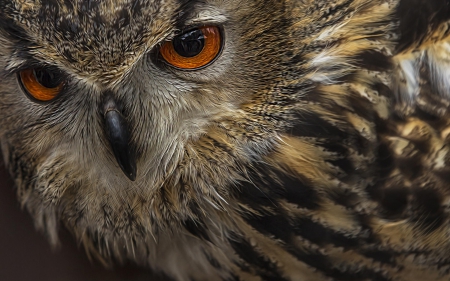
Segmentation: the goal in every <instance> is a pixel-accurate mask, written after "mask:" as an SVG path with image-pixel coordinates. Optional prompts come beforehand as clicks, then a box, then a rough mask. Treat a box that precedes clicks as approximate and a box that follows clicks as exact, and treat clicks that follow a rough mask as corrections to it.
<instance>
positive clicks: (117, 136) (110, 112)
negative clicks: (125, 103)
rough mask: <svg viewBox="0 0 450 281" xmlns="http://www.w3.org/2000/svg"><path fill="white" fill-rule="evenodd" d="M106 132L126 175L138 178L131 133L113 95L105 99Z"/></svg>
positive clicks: (131, 178)
mask: <svg viewBox="0 0 450 281" xmlns="http://www.w3.org/2000/svg"><path fill="white" fill-rule="evenodd" d="M102 106H103V118H104V119H105V123H104V124H105V133H106V137H107V139H108V141H109V144H110V145H111V148H112V151H113V153H114V156H115V157H116V161H117V163H118V164H119V166H120V168H121V169H122V171H123V172H124V173H125V175H126V176H127V177H128V178H129V179H130V180H132V181H134V180H135V179H136V157H135V155H134V153H133V151H132V150H131V146H130V133H129V131H128V127H127V123H126V120H125V117H123V115H122V113H121V112H120V111H119V109H118V107H117V105H116V102H115V101H114V99H113V97H112V95H107V96H106V98H105V100H104V101H103V104H102Z"/></svg>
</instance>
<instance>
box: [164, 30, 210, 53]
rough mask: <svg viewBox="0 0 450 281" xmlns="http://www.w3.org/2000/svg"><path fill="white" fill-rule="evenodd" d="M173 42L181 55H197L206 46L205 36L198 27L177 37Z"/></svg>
mask: <svg viewBox="0 0 450 281" xmlns="http://www.w3.org/2000/svg"><path fill="white" fill-rule="evenodd" d="M172 44H173V48H174V49H175V51H176V52H177V53H178V54H179V55H180V56H183V57H187V58H190V57H195V56H196V55H198V54H200V53H201V51H202V50H203V47H204V46H205V36H204V35H203V32H202V31H201V30H200V29H196V30H193V31H190V32H186V33H184V34H182V35H179V36H177V37H175V38H174V39H173V41H172Z"/></svg>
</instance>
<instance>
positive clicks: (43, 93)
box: [19, 68, 64, 102]
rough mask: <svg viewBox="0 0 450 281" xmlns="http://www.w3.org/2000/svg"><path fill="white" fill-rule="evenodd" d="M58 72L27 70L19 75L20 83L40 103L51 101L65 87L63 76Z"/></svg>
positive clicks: (38, 69) (39, 69)
mask: <svg viewBox="0 0 450 281" xmlns="http://www.w3.org/2000/svg"><path fill="white" fill-rule="evenodd" d="M58 74H59V73H58V72H56V71H50V70H46V69H43V68H36V69H26V70H22V71H21V72H20V73H19V76H20V82H21V84H22V86H23V88H24V89H25V90H26V91H27V93H28V94H29V95H30V96H31V97H33V98H34V99H36V100H38V101H43V102H45V101H51V100H52V99H54V98H55V97H56V96H57V95H58V94H59V93H60V92H61V89H62V87H63V84H64V83H63V82H62V79H61V76H60V75H58Z"/></svg>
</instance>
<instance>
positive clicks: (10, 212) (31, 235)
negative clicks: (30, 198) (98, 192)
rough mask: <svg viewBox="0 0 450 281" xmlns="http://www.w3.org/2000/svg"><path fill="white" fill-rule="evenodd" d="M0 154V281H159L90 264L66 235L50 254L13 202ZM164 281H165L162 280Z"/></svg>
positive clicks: (140, 272) (132, 269) (126, 268)
mask: <svg viewBox="0 0 450 281" xmlns="http://www.w3.org/2000/svg"><path fill="white" fill-rule="evenodd" d="M1 159H2V156H1V154H0V280H1V281H102V280H108V281H124V280H127V281H128V280H129V281H141V280H145V281H163V279H162V278H161V277H158V276H156V275H154V274H151V273H150V272H147V271H144V270H142V269H138V268H135V267H133V266H124V267H120V268H116V269H114V270H107V269H104V268H103V267H102V266H101V265H99V264H98V263H95V262H90V261H89V260H88V258H87V256H86V255H85V253H84V250H83V248H82V247H81V246H80V247H77V243H76V241H75V239H73V238H72V237H71V236H70V234H69V233H67V232H66V231H61V232H60V239H61V247H60V248H59V249H54V250H52V249H51V247H50V244H49V243H48V242H47V240H46V238H45V237H44V235H42V234H41V233H39V232H37V231H36V230H35V229H34V226H33V222H32V220H31V218H30V216H29V215H28V213H27V212H26V211H25V210H21V208H20V205H19V203H18V202H17V200H16V195H15V189H14V187H13V186H14V185H13V181H12V179H11V178H10V177H9V174H8V173H7V172H6V170H5V167H4V164H3V163H2V160H1ZM164 280H166V279H164Z"/></svg>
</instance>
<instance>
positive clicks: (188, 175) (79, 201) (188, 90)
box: [0, 0, 450, 281]
mask: <svg viewBox="0 0 450 281" xmlns="http://www.w3.org/2000/svg"><path fill="white" fill-rule="evenodd" d="M224 2H225V1H175V0H161V1H145V0H139V1H122V0H121V1H103V2H102V1H99V2H96V1H82V0H79V1H58V0H52V1H46V2H36V1H14V0H2V1H0V10H1V11H2V12H0V44H1V48H0V77H1V78H0V79H2V88H1V89H0V117H1V118H0V145H1V148H2V153H3V156H4V160H5V163H6V165H7V166H8V168H9V170H10V172H11V174H12V175H13V178H14V179H15V184H16V186H17V193H18V198H19V200H20V202H21V203H22V204H23V206H24V207H26V208H27V209H28V211H29V212H30V213H31V215H32V216H33V218H34V220H35V224H36V226H37V228H39V229H41V230H43V231H44V232H45V233H46V234H47V236H48V237H49V240H50V242H51V243H53V244H57V243H58V242H57V241H58V238H57V229H58V227H60V226H64V227H66V228H67V229H69V230H70V231H71V232H72V233H73V234H74V236H75V237H76V239H77V240H78V241H81V243H82V245H83V246H84V247H85V249H86V251H87V253H88V255H89V256H90V257H92V258H94V259H97V260H99V261H101V262H102V263H103V264H105V265H113V264H117V263H124V262H127V261H130V260H131V261H132V262H134V263H137V264H139V265H140V266H146V267H150V268H152V269H153V270H156V271H161V272H163V273H164V274H167V276H169V277H170V278H173V279H174V280H179V281H183V280H198V281H200V280H236V281H237V280H241V281H250V280H280V281H284V280H291V281H310V280H311V281H313V280H317V281H319V280H345V281H349V280H358V281H359V280H386V281H387V280H405V281H406V280H408V281H413V280H448V279H449V278H450V271H449V270H450V255H449V254H448V253H449V251H450V242H449V241H450V239H449V237H450V228H449V219H450V217H449V204H450V200H449V199H450V174H449V172H450V170H449V169H450V168H449V167H450V164H449V161H450V154H449V146H448V142H449V141H450V115H449V112H448V106H449V103H450V70H449V69H450V47H449V39H448V38H449V35H450V31H449V30H450V28H449V24H450V1H448V0H445V1H444V0H434V1H432V0H427V1H424V0H414V1H406V0H374V1H367V0H332V1H322V0H320V1H312V0H305V1H300V0H295V1H292V0H289V1H244V2H242V1H229V3H228V1H227V3H226V4H225V3H224ZM269 2H270V3H269ZM411 7H414V9H413V8H411ZM419 7H420V8H419ZM209 15H213V16H209ZM50 16H52V17H53V18H54V20H48V18H49V17H50ZM53 18H52V19H53ZM416 19H417V22H418V24H417V25H416V24H415V22H416ZM193 22H194V23H195V22H200V23H202V24H217V25H222V26H223V29H224V33H225V39H226V42H225V45H224V47H223V51H222V54H221V56H220V57H219V58H218V59H217V61H215V62H214V63H213V64H212V65H210V66H208V67H206V68H204V69H200V70H198V71H196V72H177V71H176V70H168V68H167V66H165V65H159V64H158V63H157V62H154V61H153V60H152V59H154V57H155V56H157V54H155V48H156V49H157V48H158V46H159V45H160V44H161V42H162V41H163V40H166V39H167V38H169V39H170V38H171V37H173V36H174V34H176V33H177V32H179V31H180V30H183V28H185V26H189V25H192V23H193ZM410 26H411V27H410ZM16 45H19V46H20V47H16ZM43 64H51V65H55V66H57V67H58V68H60V69H62V70H64V71H66V72H67V73H68V76H69V77H71V80H70V81H71V82H70V83H69V85H68V88H70V87H72V88H73V89H77V90H76V91H75V90H73V91H70V90H67V91H68V92H67V93H65V95H64V96H62V97H61V98H59V99H57V100H55V101H54V102H53V103H50V104H47V105H45V106H43V105H38V104H32V103H31V102H30V101H29V100H27V99H26V98H24V97H23V95H22V94H21V93H20V89H19V88H18V87H17V81H16V80H15V79H16V74H15V73H16V72H17V71H19V70H20V69H23V68H24V67H27V66H28V65H43ZM149 76H150V77H151V78H148V77H149ZM106 91H108V93H112V94H111V95H114V96H115V97H116V99H117V100H118V101H120V103H121V104H123V114H124V116H126V118H127V121H128V122H129V123H130V127H131V132H132V139H131V142H130V143H131V144H130V146H131V147H133V149H134V151H135V152H136V154H137V155H139V158H138V162H137V164H138V167H139V168H138V176H137V179H136V181H135V182H131V181H129V180H128V179H127V178H126V177H125V176H124V175H123V174H122V173H121V171H120V169H119V168H118V166H117V165H114V163H115V162H114V156H113V155H112V154H111V152H110V150H109V149H108V145H107V144H106V143H105V137H104V135H103V131H102V129H101V127H102V123H101V122H100V121H99V116H100V115H101V113H100V112H99V109H98V103H99V102H100V100H101V97H102V95H103V94H104V93H105V92H106ZM79 93H81V95H80V94H79ZM23 116H27V118H28V116H30V118H29V119H27V120H24V119H23Z"/></svg>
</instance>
